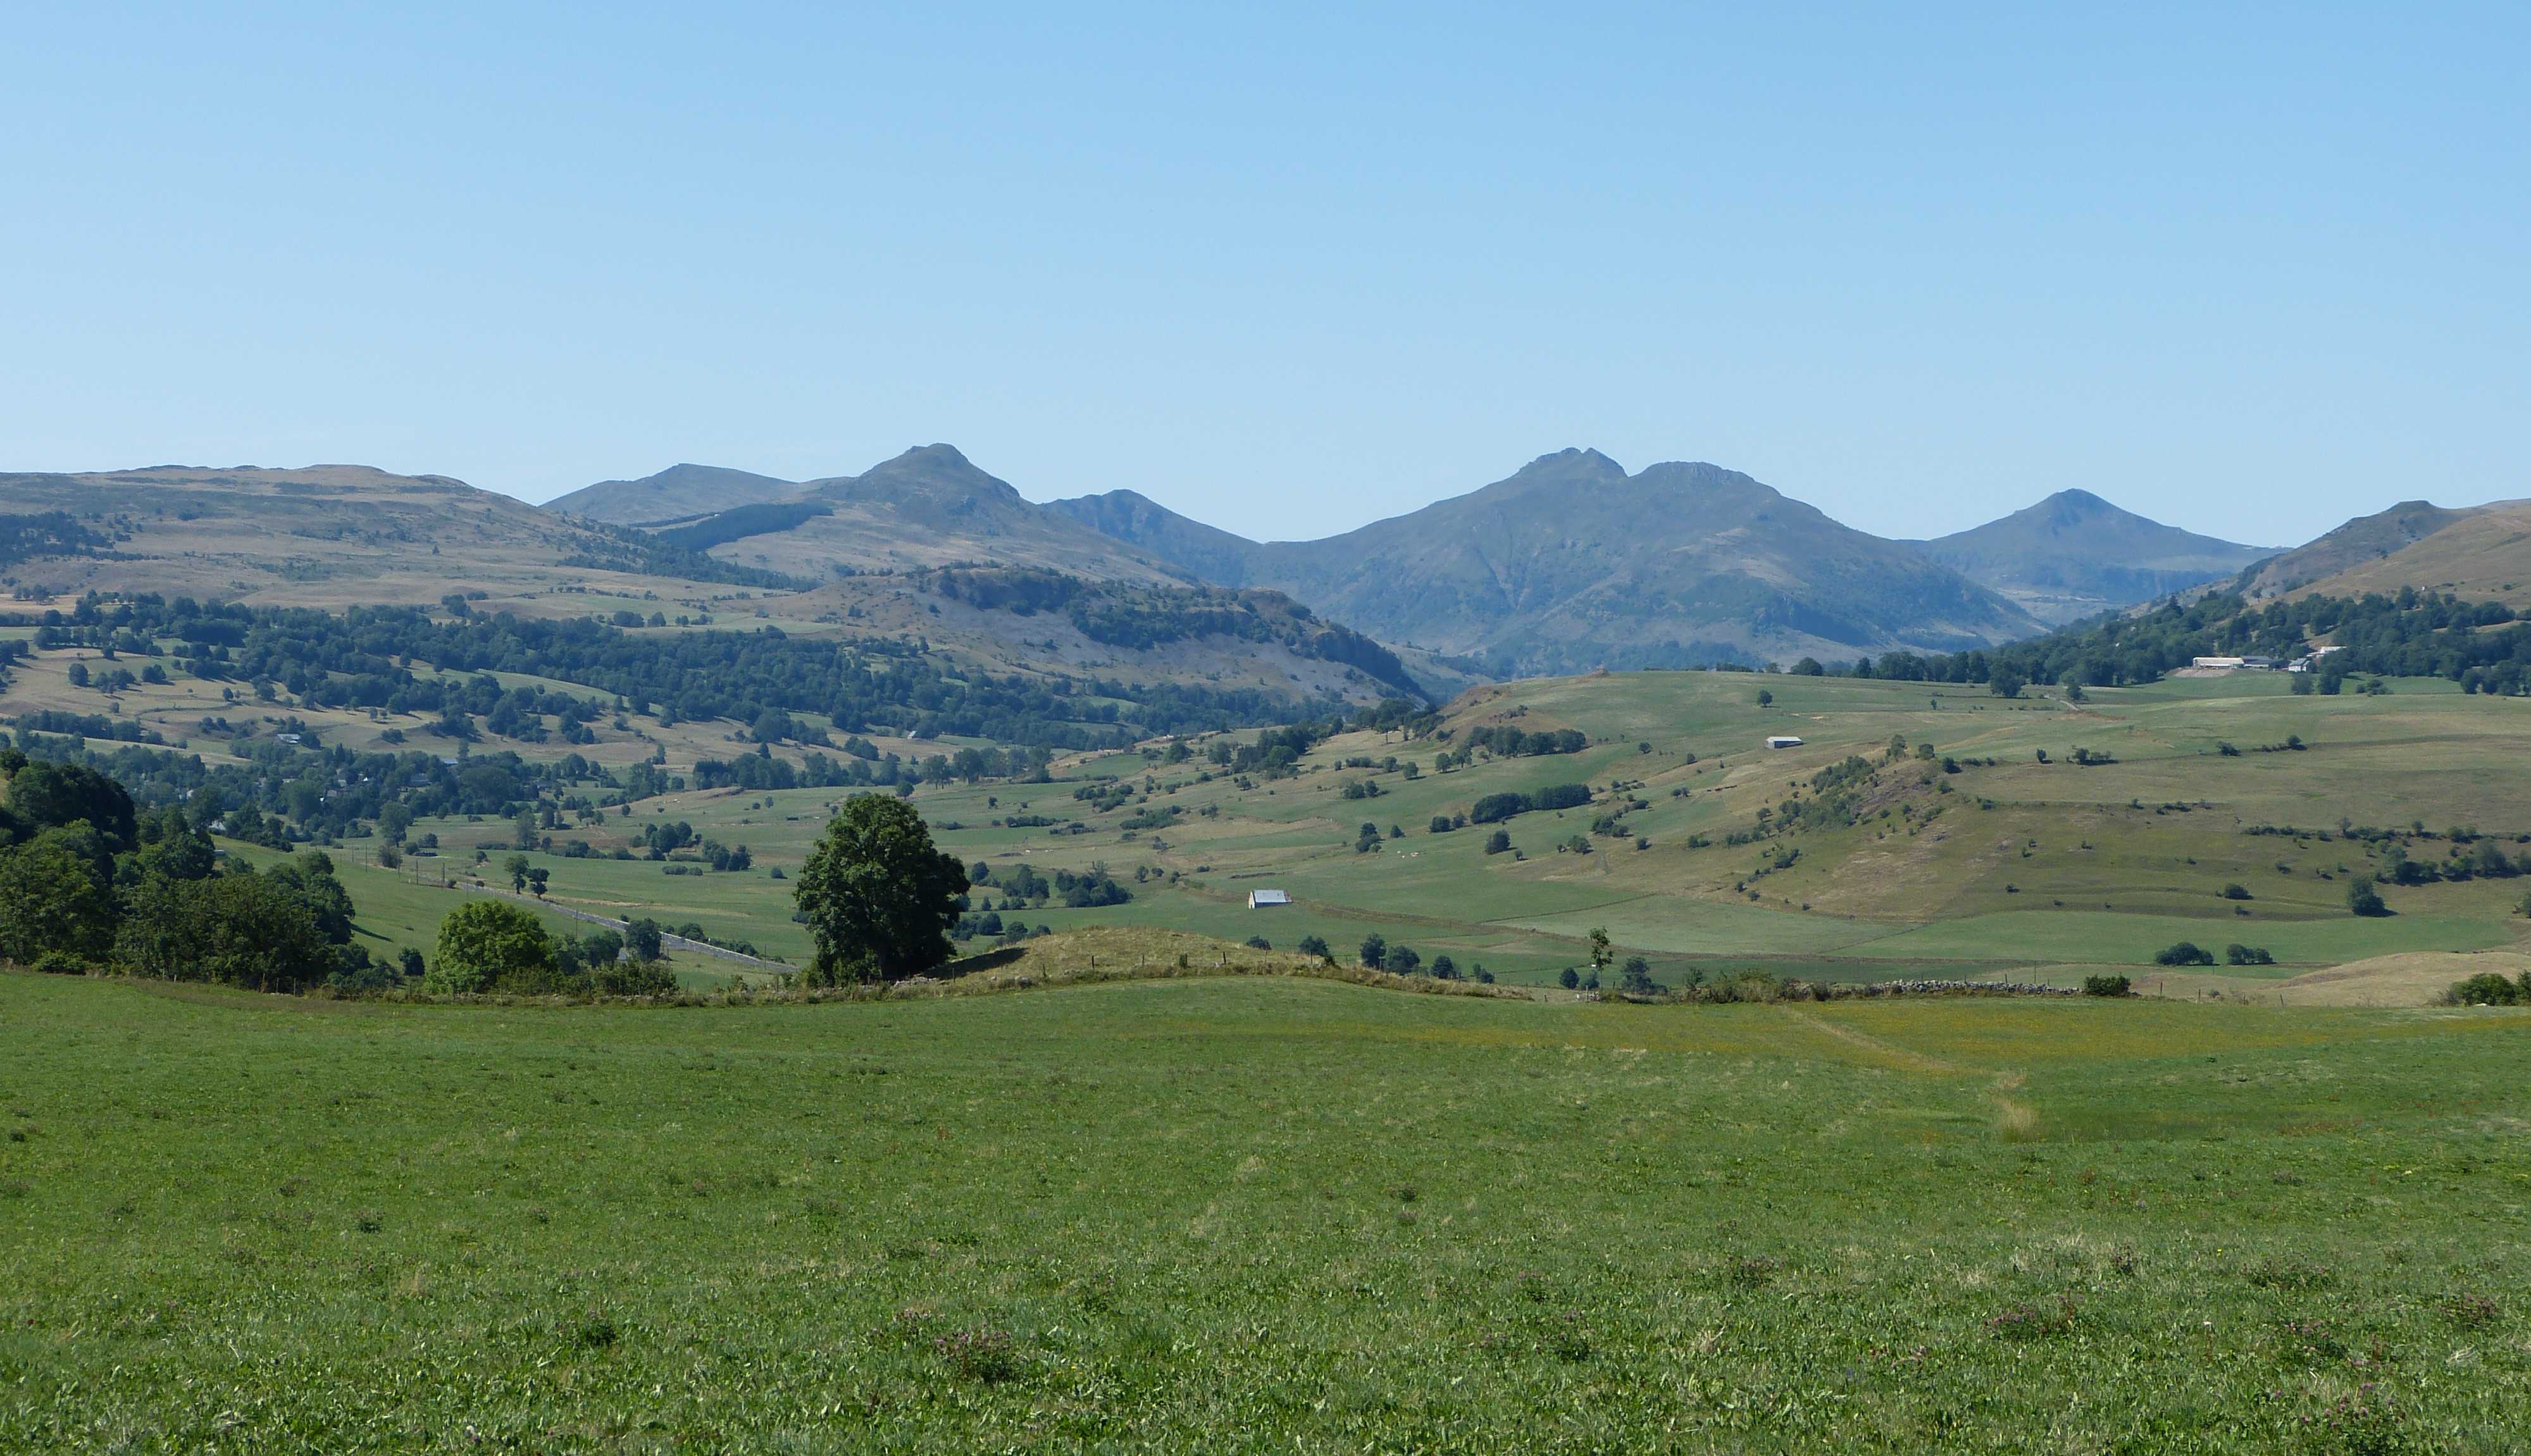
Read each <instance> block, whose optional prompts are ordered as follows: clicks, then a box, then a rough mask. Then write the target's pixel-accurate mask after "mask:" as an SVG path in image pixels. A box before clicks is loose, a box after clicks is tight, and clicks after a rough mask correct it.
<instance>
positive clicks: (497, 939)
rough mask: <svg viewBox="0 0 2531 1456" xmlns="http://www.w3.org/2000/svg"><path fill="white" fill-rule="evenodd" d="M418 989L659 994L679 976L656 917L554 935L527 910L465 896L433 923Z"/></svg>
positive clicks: (451, 992)
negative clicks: (616, 927)
mask: <svg viewBox="0 0 2531 1456" xmlns="http://www.w3.org/2000/svg"><path fill="white" fill-rule="evenodd" d="M676 988H677V978H676V976H675V974H674V973H673V972H671V971H670V970H669V969H668V968H667V966H666V964H665V963H664V962H663V961H662V959H661V956H660V931H659V926H658V924H657V923H656V922H654V921H647V920H640V921H634V922H632V923H631V924H629V925H628V926H627V927H626V930H625V932H624V933H622V934H618V933H617V932H615V931H613V930H597V931H593V932H591V933H590V934H587V935H580V936H573V935H557V934H554V933H553V932H551V931H548V930H547V929H546V928H545V927H544V923H543V922H541V921H539V920H537V919H536V918H535V916H534V914H532V913H531V912H529V911H528V910H526V909H525V908H523V907H521V906H517V905H512V904H510V903H508V902H507V901H502V900H469V901H467V902H466V903H465V904H463V905H460V906H458V907H457V908H456V909H455V910H452V911H450V912H449V913H448V915H447V916H446V918H444V919H442V920H441V921H440V923H439V937H438V940H437V941H436V942H435V943H434V945H433V946H432V954H431V959H430V963H429V965H428V967H427V968H426V969H425V970H424V971H423V973H422V989H423V990H426V991H430V992H432V993H434V994H437V995H485V994H490V995H513V996H553V995H605V996H663V995H667V994H669V993H671V992H673V991H675V990H676Z"/></svg>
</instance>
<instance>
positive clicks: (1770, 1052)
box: [0, 892, 2531, 1456]
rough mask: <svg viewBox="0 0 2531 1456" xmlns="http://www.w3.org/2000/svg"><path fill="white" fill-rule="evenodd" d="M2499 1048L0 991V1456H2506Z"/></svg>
mask: <svg viewBox="0 0 2531 1456" xmlns="http://www.w3.org/2000/svg"><path fill="white" fill-rule="evenodd" d="M441 893H446V892H441ZM2526 1073H2531V1014H2524V1013H2519V1012H2510V1011H2487V1010H2441V1011H2390V1012H2360V1011H2326V1010H2307V1009H2301V1008H2296V1009H2294V1010H2290V1011H2280V1010H2276V1009H2273V1008H2263V1007H2252V1006H2242V1005H2233V1004H2190V1003H2178V1002H2158V1001H2151V1000H2128V1001H2115V1002H2105V1001H2098V1000H2071V1001H2055V1002H2041V1001H2031V1000H2001V999H1994V1000H1966V999H1941V1000H1912V1001H1898V1002H1891V1001H1868V1002H1835V1003H1827V1004H1804V1005H1789V1004H1783V1005H1735V1006H1698V1007H1686V1006H1626V1005H1618V1004H1607V1005H1594V1004H1575V1003H1571V1002H1562V1003H1547V1002H1540V1001H1525V1000H1511V1001H1505V1000H1477V999H1467V998H1458V997H1441V996H1418V995H1403V994H1398V993H1395V992H1391V991H1381V990H1374V989H1365V988H1359V987H1354V986H1349V985H1342V984H1332V983H1327V982H1322V981H1309V980H1280V979H1245V978H1243V979H1197V980H1168V981H1146V982H1123V983H1115V984H1108V985H1099V986H1090V987H1082V988H1074V989H1063V990H1047V991H1029V992H1017V993H1010V994H999V995H983V996H964V997H950V998H942V999H903V998H895V997H891V998H888V999H883V1000H876V1001H862V1002H843V1003H829V1004H822V1005H798V1004H790V1005H763V1006H754V1007H749V1006H725V1007H712V1008H690V1009H683V1010H665V1009H661V1010H633V1009H624V1008H578V1009H533V1008H492V1007H475V1008H452V1007H433V1006H414V1005H395V1004H385V1003H376V1002H329V1001H323V1000H299V999H285V998H267V997H255V996H250V995H244V994H238V993H231V992H225V991H215V990H208V989H203V988H196V987H185V986H175V985H167V984H142V983H131V982H119V981H112V980H77V979H58V978H43V977H36V976H31V975H22V974H0V1123H5V1126H6V1129H7V1140H6V1141H5V1142H0V1265H5V1267H6V1268H7V1269H8V1270H9V1274H8V1276H7V1277H6V1278H5V1279H0V1449H8V1450H25V1451H39V1450H40V1451H185V1452H255V1453H258V1456H260V1453H278V1452H296V1451H329V1452H331V1451H349V1450H378V1451H439V1450H446V1451H475V1450H520V1451H529V1450H533V1451H552V1452H617V1451H641V1452H665V1451H715V1452H722V1451H727V1452H757V1451H763V1452H795V1451H821V1450H839V1451H840V1450H907V1451H916V1450H925V1451H928V1450H937V1451H960V1452H965V1451H1004V1450H1014V1451H1015V1450H1085V1449H1097V1450H1198V1449H1201V1450H1207V1451H1249V1450H1255V1451H1267V1450H1271V1451H1293V1450H1300V1451H1313V1452H1315V1451H1328V1452H1334V1451H1348V1452H1349V1451H1364V1450H1377V1451H1390V1450H1393V1451H1408V1450H1414V1451H1425V1450H1463V1451H1480V1450H1512V1449H1519V1450H1542V1451H1620V1450H1623V1451H1639V1450H1712V1449H1727V1450H1752V1451H1821V1450H1893V1449H1906V1450H1912V1449H1926V1448H1937V1447H1939V1448H1941V1449H1958V1450H1995V1451H2052V1452H2053V1451H2063V1450H2085V1451H2157V1452H2160V1451H2189V1450H2198V1451H2242V1450H2263V1451H2311V1452H2332V1451H2343V1452H2379V1451H2399V1450H2419V1451H2425V1450H2444V1451H2458V1452H2474V1451H2488V1452H2494V1451H2507V1450H2518V1449H2520V1448H2521V1444H2522V1439H2523V1437H2522V1432H2524V1431H2525V1430H2531V1297H2526V1295H2525V1293H2524V1291H2525V1289H2526V1288H2531V1240H2526V1233H2531V1222H2526V1213H2531V1150H2526V1148H2525V1146H2524V1143H2523V1139H2522V1129H2523V1128H2524V1126H2525V1125H2526V1119H2531V1091H2526V1089H2531V1076H2526Z"/></svg>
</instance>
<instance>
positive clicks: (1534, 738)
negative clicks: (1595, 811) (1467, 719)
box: [1460, 723, 1591, 762]
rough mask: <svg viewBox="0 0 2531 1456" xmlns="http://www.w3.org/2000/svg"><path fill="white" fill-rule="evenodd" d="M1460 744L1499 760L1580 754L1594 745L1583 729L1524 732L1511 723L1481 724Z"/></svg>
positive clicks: (1549, 729) (1545, 729) (1468, 733)
mask: <svg viewBox="0 0 2531 1456" xmlns="http://www.w3.org/2000/svg"><path fill="white" fill-rule="evenodd" d="M1460 742H1461V743H1462V745H1464V746H1465V747H1466V748H1471V749H1484V750H1485V751H1486V752H1488V753H1490V754H1492V755H1493V756H1495V757H1498V758H1515V757H1520V756H1535V755H1541V754H1578V753H1580V752H1582V751H1583V750H1584V749H1587V748H1589V747H1590V746H1591V740H1590V737H1589V736H1588V735H1586V734H1585V733H1583V732H1582V730H1581V729H1579V728H1542V729H1539V730H1538V731H1536V732H1534V733H1524V732H1522V731H1521V730H1520V729H1518V728H1514V727H1512V726H1511V725H1509V724H1507V723H1502V724H1497V723H1480V724H1478V725H1477V726H1476V727H1474V728H1471V729H1469V730H1468V732H1467V736H1466V737H1465V738H1463V739H1461V740H1460ZM1461 761H1462V762H1464V761H1466V760H1465V759H1462V760H1461Z"/></svg>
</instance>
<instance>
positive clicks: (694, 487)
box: [544, 465, 800, 526]
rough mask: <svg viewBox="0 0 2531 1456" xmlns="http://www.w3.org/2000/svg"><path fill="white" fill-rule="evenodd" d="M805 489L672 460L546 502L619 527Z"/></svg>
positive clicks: (708, 511) (691, 516) (687, 515)
mask: <svg viewBox="0 0 2531 1456" xmlns="http://www.w3.org/2000/svg"><path fill="white" fill-rule="evenodd" d="M799 493H800V486H799V485H798V484H797V483H795V482H793V481H790V480H778V479H775V478H774V477H773V476H759V475H752V474H750V473H748V472H746V471H734V470H729V469H727V468H725V467H722V466H716V465H672V466H670V467H668V468H667V469H666V470H664V471H661V472H659V473H658V474H657V475H654V476H643V477H642V478H641V479H639V480H600V481H598V482H597V483H596V484H594V485H584V486H582V487H581V488H579V489H578V490H575V491H573V492H571V493H570V494H569V495H560V496H556V497H554V498H553V499H552V500H549V501H546V502H545V503H544V508H545V509H546V510H548V511H568V512H569V513H571V514H572V515H575V516H587V517H588V518H590V519H591V520H592V521H605V522H609V523H611V524H613V525H616V526H661V525H665V524H667V523H669V522H672V521H689V520H692V519H694V518H695V517H697V516H705V515H710V514H711V513H713V512H715V511H726V510H728V509H730V508H731V507H733V506H744V505H759V504H762V503H764V502H766V501H775V500H782V499H786V498H788V497H790V496H794V495H797V494H799Z"/></svg>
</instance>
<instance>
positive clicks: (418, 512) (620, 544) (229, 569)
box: [0, 465, 742, 606]
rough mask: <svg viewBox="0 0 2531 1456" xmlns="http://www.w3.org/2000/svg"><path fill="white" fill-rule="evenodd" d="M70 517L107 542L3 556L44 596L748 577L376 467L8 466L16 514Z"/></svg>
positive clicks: (510, 587)
mask: <svg viewBox="0 0 2531 1456" xmlns="http://www.w3.org/2000/svg"><path fill="white" fill-rule="evenodd" d="M54 512H60V513H64V514H67V515H68V516H70V517H72V518H74V519H75V520H77V521H80V522H83V523H85V525H84V530H86V531H88V532H92V533H93V534H94V535H95V536H96V537H98V539H96V540H94V541H90V542H85V543H82V544H80V545H78V546H77V547H76V548H75V549H73V550H70V551H60V550H50V551H40V552H38V551H28V552H26V553H25V554H24V557H23V559H17V560H12V561H6V562H0V585H6V586H8V587H11V588H19V589H22V590H24V591H26V592H28V593H29V594H42V595H56V594H61V595H76V594H78V593H81V592H85V591H108V592H112V591H155V592H159V593H161V594H163V595H171V596H172V595H178V594H190V595H195V596H203V597H220V598H224V599H228V600H236V601H248V602H257V603H275V604H280V603H287V604H293V605H304V606H340V605H349V604H352V603H356V602H360V603H412V602H422V603H427V602H436V601H438V600H439V599H440V598H441V597H443V596H445V595H447V594H448V593H450V592H454V591H482V592H487V593H489V594H491V595H493V596H500V597H510V596H527V595H535V594H539V593H543V592H547V591H552V590H556V589H571V590H581V589H591V590H600V591H615V592H620V593H623V594H627V595H631V596H635V597H639V596H641V595H642V594H643V593H644V592H646V591H649V590H652V589H655V588H663V587H664V588H667V589H677V588H680V587H682V588H692V587H693V586H694V585H695V583H696V582H698V581H708V580H712V579H714V578H719V579H721V580H738V579H740V577H741V575H742V574H740V573H736V572H734V571H733V570H732V569H730V568H728V567H726V566H723V565H721V564H719V563H715V562H712V561H710V560H708V559H707V558H703V557H701V556H698V555H696V554H695V553H693V552H689V551H680V550H677V549H676V548H675V547H673V546H671V545H669V544H667V543H663V542H658V541H654V540H652V539H650V538H649V537H647V536H643V535H640V534H638V533H634V532H625V531H622V530H620V529H616V528H610V527H605V526H600V525H596V524H593V523H591V522H588V521H583V520H578V519H575V518H573V517H570V516H565V515H560V514H556V513H554V512H550V511H543V510H539V509H537V508H536V507H534V506H531V505H528V504H526V503H525V502H523V501H519V500H515V499H513V498H511V497H510V496H506V495H502V494H499V493H497V492H495V491H489V490H478V489H477V488H475V487H474V486H472V485H469V484H466V483H465V482H464V481H462V480H453V479H450V478H448V477H447V476H398V475H391V474H389V473H387V472H385V471H380V470H374V469H371V468H370V467H367V466H353V465H320V466H309V467H307V468H305V469H301V470H264V469H256V468H248V467H240V468H237V469H227V470H222V469H206V468H199V467H192V466H160V467H154V468H151V469H147V470H135V471H106V472H98V473H93V474H85V475H28V474H22V475H0V517H7V516H37V515H45V514H48V513H54ZM52 544H54V545H57V546H58V545H61V544H65V543H62V542H54V543H52ZM13 554H14V553H13Z"/></svg>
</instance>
